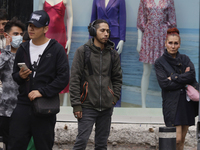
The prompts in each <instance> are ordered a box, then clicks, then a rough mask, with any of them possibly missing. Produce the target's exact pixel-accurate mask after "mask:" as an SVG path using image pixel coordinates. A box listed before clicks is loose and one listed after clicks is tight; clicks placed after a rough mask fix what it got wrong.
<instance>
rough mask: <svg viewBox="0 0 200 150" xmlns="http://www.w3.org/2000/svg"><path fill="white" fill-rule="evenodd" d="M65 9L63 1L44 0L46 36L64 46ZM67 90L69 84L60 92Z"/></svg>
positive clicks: (65, 40)
mask: <svg viewBox="0 0 200 150" xmlns="http://www.w3.org/2000/svg"><path fill="white" fill-rule="evenodd" d="M65 9H66V7H65V5H64V3H63V1H61V2H60V3H58V4H56V5H53V6H51V5H50V4H49V3H48V2H46V1H45V2H44V10H45V11H46V12H47V13H48V15H49V17H50V23H49V30H48V32H47V33H46V37H48V38H51V39H55V40H57V41H58V43H60V44H61V45H62V46H63V47H64V48H65V45H66V42H67V37H66V28H65V23H64V16H65ZM65 51H66V52H67V49H65ZM68 92H69V84H68V85H67V87H66V88H65V89H64V90H63V91H61V92H60V93H68Z"/></svg>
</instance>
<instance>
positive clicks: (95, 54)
mask: <svg viewBox="0 0 200 150" xmlns="http://www.w3.org/2000/svg"><path fill="white" fill-rule="evenodd" d="M86 45H87V46H88V47H89V48H90V50H91V54H90V62H91V66H92V71H93V74H92V75H90V74H89V73H88V69H89V68H88V65H85V66H84V59H85V58H84V46H83V45H82V46H80V47H79V48H78V49H77V50H76V53H75V55H74V59H73V63H72V67H71V76H70V88H69V91H70V100H71V105H72V107H73V108H74V110H73V111H74V112H77V111H82V107H84V108H92V109H95V110H97V111H103V110H105V109H108V108H111V107H113V104H115V103H116V102H117V101H118V100H119V98H120V95H121V86H122V70H121V65H120V58H119V55H118V53H117V52H116V51H115V50H113V51H114V56H115V57H114V61H113V63H112V61H111V53H110V51H111V49H114V43H113V42H111V41H108V42H107V45H106V46H105V48H104V49H103V50H101V49H100V48H98V47H96V46H95V45H94V43H93V38H91V39H89V41H88V42H87V43H86ZM110 63H112V69H111V75H110V76H109V75H108V74H109V69H110ZM83 72H84V74H85V83H86V82H87V83H88V84H87V87H85V88H86V89H87V91H88V92H87V97H86V99H85V100H84V101H82V102H81V100H80V97H81V94H80V91H81V88H80V83H81V77H82V74H83Z"/></svg>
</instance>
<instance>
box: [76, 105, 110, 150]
mask: <svg viewBox="0 0 200 150" xmlns="http://www.w3.org/2000/svg"><path fill="white" fill-rule="evenodd" d="M112 112H113V108H110V109H107V110H104V111H96V110H94V109H88V108H83V110H82V113H83V114H82V118H81V119H79V120H78V135H77V137H76V142H75V145H74V148H73V150H84V149H85V148H86V146H87V142H88V139H89V136H90V134H91V132H92V128H93V125H94V124H95V150H107V140H108V136H109V134H110V125H111V116H112Z"/></svg>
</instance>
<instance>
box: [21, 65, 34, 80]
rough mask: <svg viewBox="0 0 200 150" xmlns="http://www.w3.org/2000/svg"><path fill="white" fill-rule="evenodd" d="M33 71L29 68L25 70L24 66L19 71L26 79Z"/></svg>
mask: <svg viewBox="0 0 200 150" xmlns="http://www.w3.org/2000/svg"><path fill="white" fill-rule="evenodd" d="M31 73H32V71H31V70H30V69H27V70H25V71H24V68H23V67H22V68H21V69H20V71H19V76H20V77H21V78H22V79H26V78H28V76H29V74H31Z"/></svg>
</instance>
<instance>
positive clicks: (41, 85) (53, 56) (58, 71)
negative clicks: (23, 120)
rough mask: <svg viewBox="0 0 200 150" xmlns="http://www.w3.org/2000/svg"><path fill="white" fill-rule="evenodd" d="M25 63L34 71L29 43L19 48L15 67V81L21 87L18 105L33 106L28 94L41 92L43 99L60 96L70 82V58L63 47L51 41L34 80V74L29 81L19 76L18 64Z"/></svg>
mask: <svg viewBox="0 0 200 150" xmlns="http://www.w3.org/2000/svg"><path fill="white" fill-rule="evenodd" d="M21 62H25V63H26V65H27V66H28V68H29V69H30V70H32V66H31V61H30V53H29V41H27V42H24V43H22V44H21V46H20V47H19V48H18V50H17V53H16V57H15V62H14V66H13V74H12V76H13V79H14V81H16V82H17V84H18V85H19V95H18V103H21V104H31V101H30V99H29V98H28V93H29V92H31V91H32V90H39V92H40V93H41V94H42V96H43V97H52V96H55V95H57V94H59V92H60V91H62V90H63V89H64V88H65V87H66V86H67V84H68V82H69V65H68V58H67V55H66V53H65V50H64V48H63V46H62V45H60V44H59V43H58V42H57V41H56V40H54V39H51V40H50V42H49V44H48V45H47V47H46V49H45V50H44V52H43V54H42V56H41V58H40V61H39V64H38V67H37V70H36V75H35V77H34V78H33V72H32V74H30V75H29V78H28V79H22V78H21V77H20V76H19V71H20V68H19V67H18V65H17V64H18V63H21Z"/></svg>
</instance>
